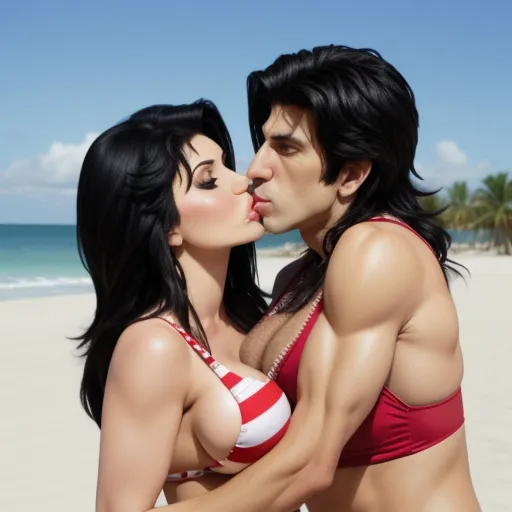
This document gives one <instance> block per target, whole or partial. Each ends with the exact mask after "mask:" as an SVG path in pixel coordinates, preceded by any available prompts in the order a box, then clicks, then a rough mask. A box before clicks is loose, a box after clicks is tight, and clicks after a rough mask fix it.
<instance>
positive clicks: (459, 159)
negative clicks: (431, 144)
mask: <svg viewBox="0 0 512 512" xmlns="http://www.w3.org/2000/svg"><path fill="white" fill-rule="evenodd" d="M436 149H437V156H438V157H439V159H440V160H441V161H442V162H444V163H446V164H450V165H457V166H458V165H466V164H467V163H468V157H467V156H466V154H465V153H464V152H463V151H461V149H460V148H459V146H458V145H457V143H456V142H454V141H453V140H442V141H441V142H438V143H437V147H436Z"/></svg>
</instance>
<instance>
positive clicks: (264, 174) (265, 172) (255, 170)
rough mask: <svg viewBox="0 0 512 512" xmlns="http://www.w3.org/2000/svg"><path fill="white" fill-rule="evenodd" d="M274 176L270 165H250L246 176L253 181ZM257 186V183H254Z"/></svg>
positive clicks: (260, 180)
mask: <svg viewBox="0 0 512 512" xmlns="http://www.w3.org/2000/svg"><path fill="white" fill-rule="evenodd" d="M273 176H274V173H273V172H272V169H270V167H260V166H251V167H250V168H249V170H248V171H247V177H248V178H249V179H250V180H251V181H252V182H253V183H256V182H259V183H261V182H263V181H269V180H271V179H272V177H273ZM256 186H257V185H256Z"/></svg>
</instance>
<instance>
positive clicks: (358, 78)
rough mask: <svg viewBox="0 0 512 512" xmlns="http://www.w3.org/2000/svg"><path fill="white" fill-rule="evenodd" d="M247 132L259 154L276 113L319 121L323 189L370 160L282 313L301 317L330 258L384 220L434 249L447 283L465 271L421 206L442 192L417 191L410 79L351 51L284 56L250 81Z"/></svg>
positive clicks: (375, 57)
mask: <svg viewBox="0 0 512 512" xmlns="http://www.w3.org/2000/svg"><path fill="white" fill-rule="evenodd" d="M247 90H248V102H249V125H250V130H251V136H252V142H253V146H254V149H255V151H258V150H259V148H260V147H261V146H262V144H263V143H264V142H265V138H264V135H263V130H262V127H263V125H264V123H265V122H266V121H267V119H268V117H269V115H270V113H271V110H272V107H273V106H275V105H293V106H298V107H301V108H304V109H306V110H307V111H308V112H310V113H311V114H312V115H313V118H314V120H315V128H316V139H317V141H318V143H319V146H320V147H321V149H322V152H323V155H322V157H323V162H324V171H323V174H322V178H321V181H322V182H323V183H325V184H333V183H334V182H335V181H336V179H337V177H338V175H339V172H340V171H341V169H342V167H343V166H344V164H345V163H346V162H348V161H351V160H352V161H355V160H371V162H372V170H371V172H370V174H369V176H368V177H367V179H366V180H365V182H364V183H363V184H362V186H361V187H360V188H359V190H358V192H357V194H356V197H355V199H354V200H353V202H352V203H351V204H350V206H349V208H348V210H347V212H346V213H345V215H343V217H342V218H341V219H339V220H338V222H337V223H336V224H335V225H334V226H333V227H332V228H331V229H329V231H328V232H327V233H326V236H325V238H324V243H323V249H324V252H325V254H326V258H324V259H322V258H321V257H320V256H319V255H317V254H316V253H315V252H314V251H313V250H311V249H308V250H307V254H306V260H309V261H310V263H311V265H308V266H307V268H308V271H307V272H305V273H303V276H302V279H301V281H300V282H299V284H298V287H297V289H296V293H294V294H293V295H294V296H293V298H292V299H291V300H290V301H289V302H288V304H287V305H286V306H285V307H284V310H288V311H296V310H298V309H300V308H301V307H302V306H304V305H305V304H306V303H307V302H308V301H309V300H310V299H311V298H312V297H313V296H314V294H315V293H316V291H317V290H318V289H319V288H320V287H321V285H322V283H323V279H324V277H325V272H326V268H327V264H328V262H329V257H330V254H331V253H332V250H333V249H334V247H335V245H336V244H337V242H338V240H339V239H340V237H341V236H342V235H343V233H344V232H345V231H346V230H347V229H348V228H349V227H351V226H353V225H354V224H357V223H360V222H364V221H366V220H368V219H370V218H371V217H374V216H376V215H379V214H389V215H392V216H395V217H397V218H399V219H401V220H403V221H404V222H406V223H407V224H409V225H410V226H411V227H412V228H413V229H414V230H415V231H416V232H417V233H418V234H419V235H420V236H422V237H423V238H424V239H425V240H426V241H427V242H428V243H429V244H430V245H431V247H432V248H433V250H434V251H435V253H436V255H437V256H438V259H439V264H440V265H441V268H442V270H443V273H444V276H445V279H448V273H449V271H453V272H455V273H456V274H459V275H460V273H459V271H458V270H457V269H455V268H454V267H453V266H451V265H450V264H449V263H455V262H452V261H451V260H449V259H448V249H449V247H450V244H451V237H450V235H449V234H448V233H447V232H446V231H445V230H444V229H442V228H441V227H440V226H439V225H438V224H437V223H436V221H435V219H436V216H437V215H439V214H440V213H442V211H443V210H441V211H437V212H429V211H425V210H424V209H423V208H422V207H421V204H420V202H419V198H421V197H426V196H429V195H432V194H435V193H436V192H426V191H422V190H420V189H419V188H417V187H416V186H415V185H414V183H413V181H412V177H413V176H414V177H415V178H417V179H420V180H421V179H422V178H421V177H420V176H419V175H418V173H417V172H416V170H415V168H414V157H415V153H416V145H417V142H418V124H419V118H418V111H417V109H416V104H415V98H414V94H413V91H412V90H411V88H410V86H409V84H408V83H407V82H406V80H405V79H404V77H403V76H402V75H401V74H400V73H399V72H398V71H397V70H396V69H395V68H394V67H393V66H392V65H391V64H389V63H388V62H386V61H385V60H384V59H383V58H382V57H381V56H380V54H379V53H378V52H376V51H375V50H371V49H354V48H350V47H347V46H335V45H330V46H322V47H317V48H314V49H313V50H311V51H308V50H301V51H300V52H298V53H295V54H288V55H282V56H280V57H279V58H278V59H277V60H276V61H275V62H274V63H273V64H271V65H270V66H269V67H267V68H266V69H264V70H263V71H255V72H253V73H251V74H250V75H249V77H248V79H247Z"/></svg>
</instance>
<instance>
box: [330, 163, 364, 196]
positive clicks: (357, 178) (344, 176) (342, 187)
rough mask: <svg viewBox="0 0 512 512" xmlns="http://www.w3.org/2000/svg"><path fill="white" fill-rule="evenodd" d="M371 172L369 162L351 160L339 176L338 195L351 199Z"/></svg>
mask: <svg viewBox="0 0 512 512" xmlns="http://www.w3.org/2000/svg"><path fill="white" fill-rule="evenodd" d="M371 170H372V162H371V160H351V161H350V162H347V163H346V164H345V165H344V166H343V168H342V170H341V172H340V176H339V186H338V193H339V194H340V196H341V197H343V198H347V197H352V196H353V195H354V194H355V193H356V192H357V191H358V190H359V187H360V186H361V185H362V184H363V183H364V181H365V180H366V178H367V177H368V175H369V174H370V171H371Z"/></svg>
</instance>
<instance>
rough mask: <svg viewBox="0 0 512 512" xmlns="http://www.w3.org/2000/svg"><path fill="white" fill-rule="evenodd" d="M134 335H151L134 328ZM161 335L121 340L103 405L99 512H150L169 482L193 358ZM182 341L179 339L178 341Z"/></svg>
mask: <svg viewBox="0 0 512 512" xmlns="http://www.w3.org/2000/svg"><path fill="white" fill-rule="evenodd" d="M134 327H136V331H138V332H135V333H134V332H132V333H131V334H132V335H135V337H137V336H138V335H143V336H144V335H146V336H147V333H145V332H144V331H143V326H140V327H139V326H134ZM163 329H164V328H162V329H160V330H159V329H156V330H153V332H152V333H150V334H149V337H148V338H147V339H121V340H120V343H121V344H123V345H124V346H120V347H118V348H119V349H120V350H118V351H116V352H117V353H115V354H114V357H113V359H112V363H111V368H110V371H109V376H108V380H107V386H106V392H105V400H104V405H103V417H102V429H101V441H100V462H99V473H98V495H97V507H98V508H97V510H98V512H102V511H108V512H117V511H119V512H121V511H122V512H132V511H133V512H145V511H147V510H150V509H151V508H153V507H154V505H155V502H156V500H157V498H158V495H159V493H160V491H161V490H162V487H163V484H164V482H165V477H166V475H167V472H168V469H169V466H170V463H171V460H172V454H173V449H174V443H175V440H176V437H177V434H178V430H179V426H180V422H181V418H182V414H183V407H184V402H185V397H186V386H187V382H188V373H189V372H188V357H189V354H188V352H187V350H186V348H187V347H185V346H184V344H183V341H182V340H180V339H173V337H172V336H171V337H169V333H168V332H167V331H164V330H163ZM176 338H177V336H176Z"/></svg>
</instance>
